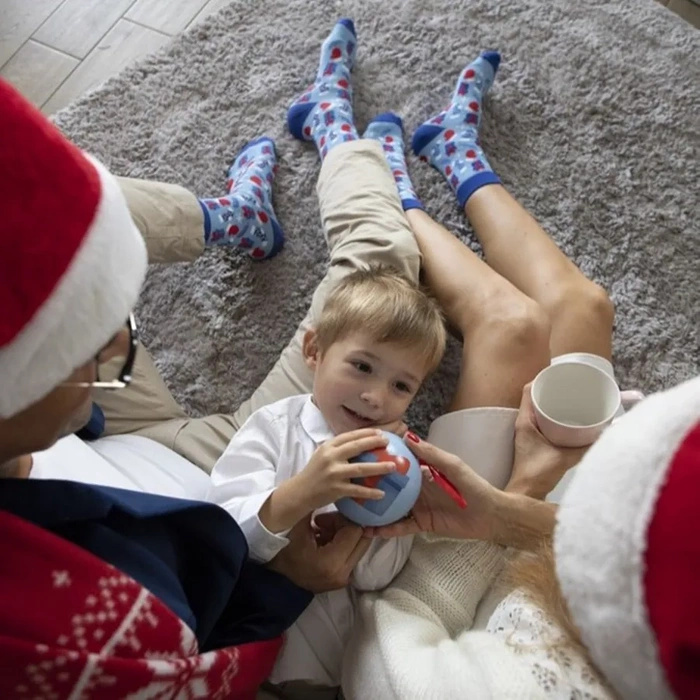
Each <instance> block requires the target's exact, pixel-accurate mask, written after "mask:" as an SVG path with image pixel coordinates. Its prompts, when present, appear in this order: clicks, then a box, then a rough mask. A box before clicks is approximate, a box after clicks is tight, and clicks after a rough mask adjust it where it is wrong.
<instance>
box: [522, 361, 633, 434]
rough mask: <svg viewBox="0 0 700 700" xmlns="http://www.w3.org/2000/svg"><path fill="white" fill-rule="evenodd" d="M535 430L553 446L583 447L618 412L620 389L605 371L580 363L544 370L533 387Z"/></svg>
mask: <svg viewBox="0 0 700 700" xmlns="http://www.w3.org/2000/svg"><path fill="white" fill-rule="evenodd" d="M531 392H532V403H533V404H534V408H535V415H536V419H537V426H538V427H539V429H540V431H541V432H542V434H543V435H544V436H545V437H546V438H547V439H548V440H549V441H550V442H552V443H553V444H555V445H559V446H561V447H585V446H586V445H591V444H592V443H594V442H595V441H596V439H597V438H598V436H599V435H600V434H601V433H602V432H603V430H604V429H605V428H606V427H607V426H608V425H610V423H611V422H612V420H613V418H614V417H615V414H616V413H617V412H618V410H619V408H620V389H619V388H618V386H617V384H616V383H615V380H614V379H613V378H612V377H611V376H610V375H609V374H608V373H607V372H605V371H603V370H602V369H600V368H599V367H595V366H593V365H592V364H589V363H587V362H581V361H576V360H572V361H568V362H566V361H565V362H561V361H560V362H557V363H556V364H552V365H550V366H549V367H545V368H544V369H543V370H542V371H541V372H540V373H539V374H538V375H537V377H535V381H534V382H533V383H532V389H531Z"/></svg>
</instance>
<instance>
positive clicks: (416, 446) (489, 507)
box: [365, 433, 499, 540]
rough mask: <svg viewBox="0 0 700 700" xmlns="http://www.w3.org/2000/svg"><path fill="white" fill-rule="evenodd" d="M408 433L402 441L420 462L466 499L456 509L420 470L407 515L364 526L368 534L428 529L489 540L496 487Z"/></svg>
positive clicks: (450, 455) (385, 535) (451, 535)
mask: <svg viewBox="0 0 700 700" xmlns="http://www.w3.org/2000/svg"><path fill="white" fill-rule="evenodd" d="M416 437H417V436H415V435H413V433H410V434H409V436H408V437H407V439H406V444H407V445H408V447H409V448H410V449H411V451H412V452H413V453H414V454H415V455H416V457H418V460H419V461H420V463H421V465H427V464H429V465H431V466H432V467H434V468H435V469H437V470H438V471H439V472H441V473H442V474H444V475H445V476H446V477H447V478H448V479H449V480H450V481H451V482H452V483H453V484H454V486H455V487H456V488H457V490H458V491H459V492H460V493H461V495H462V496H463V497H464V499H465V500H466V502H467V506H466V508H460V507H459V506H458V505H457V503H455V501H454V500H453V499H452V498H450V496H449V495H448V494H447V493H445V491H444V490H443V489H442V488H440V487H439V486H438V485H437V484H436V483H435V482H434V481H433V480H432V479H431V477H430V474H429V472H428V470H426V469H423V485H422V488H421V492H420V495H419V496H418V500H417V501H416V503H415V505H414V506H413V509H412V510H411V514H410V516H409V517H407V518H404V519H403V520H399V521H398V522H396V523H393V524H391V525H385V526H383V527H378V528H366V533H365V534H366V536H368V537H401V536H403V535H411V534H415V533H418V532H430V533H433V534H436V535H442V536H445V537H455V538H463V539H484V540H488V539H492V538H493V537H494V520H493V513H494V511H495V509H496V506H497V502H498V494H499V492H498V490H497V489H496V488H494V487H493V486H491V484H489V483H488V481H486V480H485V479H482V478H481V477H480V476H479V475H478V474H477V473H476V472H475V471H473V470H472V469H471V468H470V467H468V466H467V465H466V464H465V463H464V462H463V461H462V460H461V459H459V457H457V456H455V455H453V454H450V453H449V452H445V451H444V450H441V449H439V448H438V447H435V446H434V445H431V444H430V443H428V442H425V441H424V440H420V439H419V440H418V442H416V441H415V439H414V438H416Z"/></svg>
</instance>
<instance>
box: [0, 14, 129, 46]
mask: <svg viewBox="0 0 700 700" xmlns="http://www.w3.org/2000/svg"><path fill="white" fill-rule="evenodd" d="M1 1H2V0H0V2H1ZM133 2H134V0H109V2H104V1H103V0H65V2H64V3H63V5H61V7H59V8H58V10H56V12H54V13H53V14H52V15H51V17H49V19H48V20H47V21H46V22H44V24H42V25H41V27H40V28H39V29H38V31H36V32H35V33H34V35H33V38H34V39H36V40H37V41H40V42H41V43H42V44H46V45H47V46H51V47H53V48H54V49H57V50H58V51H63V52H64V53H67V54H70V55H71V56H77V57H78V58H85V56H87V55H88V53H90V50H91V49H92V48H93V47H94V46H95V44H97V43H98V42H99V40H100V39H101V38H102V37H103V36H104V35H105V34H106V33H107V32H108V31H109V30H110V28H111V27H112V25H113V24H114V23H115V22H116V21H117V20H118V19H119V18H120V17H121V16H122V15H123V14H124V13H125V12H126V11H127V10H128V9H129V8H130V7H131V5H132V4H133Z"/></svg>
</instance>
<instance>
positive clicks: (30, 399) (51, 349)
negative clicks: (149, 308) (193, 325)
mask: <svg viewBox="0 0 700 700" xmlns="http://www.w3.org/2000/svg"><path fill="white" fill-rule="evenodd" d="M90 160H91V162H92V164H93V165H94V166H95V168H96V169H97V171H98V174H99V177H100V184H101V188H102V192H101V197H100V201H99V204H98V207H97V211H96V213H95V218H94V219H93V221H92V223H91V225H90V229H89V231H88V233H87V235H86V236H85V240H84V241H83V243H82V244H81V246H80V248H79V249H78V250H77V252H76V254H75V257H74V258H73V260H72V261H71V264H70V266H69V267H68V269H67V271H66V273H65V274H64V275H63V277H62V278H61V280H60V281H59V283H58V284H57V285H56V288H55V289H54V290H53V293H52V294H51V296H50V297H49V299H47V301H46V303H45V304H44V305H43V306H42V307H41V308H40V309H39V310H38V311H37V312H36V314H34V317H33V318H32V320H31V321H30V322H29V323H28V324H27V325H26V326H25V327H24V328H23V329H22V331H21V332H20V333H19V334H18V335H17V337H16V338H14V339H13V341H12V342H11V343H9V344H8V345H6V346H5V347H3V348H0V377H2V378H3V379H2V391H0V417H9V416H12V415H14V414H16V413H19V412H20V411H22V410H23V409H25V408H27V407H28V406H30V405H31V404H33V403H35V402H36V401H38V400H39V399H41V398H42V397H44V396H45V395H46V394H48V393H49V392H50V391H51V390H52V389H54V388H55V387H56V386H57V385H58V384H60V382H61V381H64V380H65V379H66V378H67V377H68V376H70V374H71V373H72V372H73V371H74V370H75V369H76V368H78V367H80V366H81V365H84V364H85V363H86V362H87V361H88V360H90V358H92V357H94V356H95V354H96V353H97V352H98V351H99V350H101V349H102V348H103V347H104V346H105V345H106V344H107V342H108V341H109V340H110V338H112V336H114V334H115V333H116V332H117V331H118V330H119V329H120V328H121V327H122V326H124V324H125V323H126V320H127V318H128V315H129V312H130V311H131V310H132V309H133V307H134V305H135V304H136V299H137V297H138V293H139V290H140V289H141V285H142V284H143V279H144V277H145V274H146V265H147V260H146V248H145V245H144V242H143V239H142V237H141V235H140V233H139V231H138V229H137V228H136V226H135V225H134V222H133V220H132V218H131V215H130V214H129V209H128V207H127V204H126V200H125V199H124V195H123V194H122V192H121V190H120V188H119V185H118V184H117V181H116V179H115V178H114V177H113V176H112V175H110V173H109V172H108V171H107V170H106V168H105V167H104V166H103V165H102V164H101V163H99V162H98V161H96V160H95V159H94V158H90Z"/></svg>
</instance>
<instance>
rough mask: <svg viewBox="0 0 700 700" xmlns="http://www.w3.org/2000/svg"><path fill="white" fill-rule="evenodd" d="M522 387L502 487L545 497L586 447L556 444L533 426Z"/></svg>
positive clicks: (529, 404)
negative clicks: (509, 465)
mask: <svg viewBox="0 0 700 700" xmlns="http://www.w3.org/2000/svg"><path fill="white" fill-rule="evenodd" d="M531 386H532V384H527V385H526V386H525V388H524V389H523V396H522V400H521V402H520V410H519V412H518V418H517V420H516V421H515V455H514V458H513V471H512V473H511V477H510V480H509V481H508V484H507V486H506V488H505V490H506V491H509V492H511V493H520V494H525V495H526V496H531V497H532V498H540V499H544V498H546V496H547V494H548V493H549V492H550V491H551V490H552V489H553V488H554V487H555V486H556V485H557V484H558V483H559V480H560V479H561V478H562V477H563V476H564V474H565V473H566V472H567V471H568V470H569V469H570V468H571V467H573V466H574V465H576V464H578V463H579V462H580V461H581V458H582V457H583V455H584V454H585V452H586V450H587V449H588V448H586V447H557V446H556V445H553V444H552V443H551V442H550V441H549V440H547V438H546V437H545V436H544V435H542V433H541V432H540V431H539V428H538V427H537V421H536V418H535V409H534V407H533V405H532V396H531V393H530V387H531Z"/></svg>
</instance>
